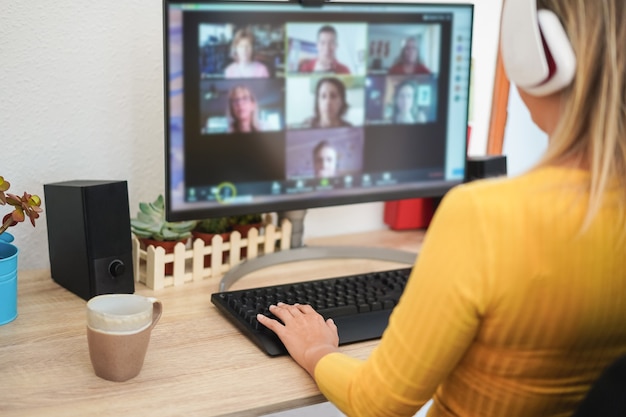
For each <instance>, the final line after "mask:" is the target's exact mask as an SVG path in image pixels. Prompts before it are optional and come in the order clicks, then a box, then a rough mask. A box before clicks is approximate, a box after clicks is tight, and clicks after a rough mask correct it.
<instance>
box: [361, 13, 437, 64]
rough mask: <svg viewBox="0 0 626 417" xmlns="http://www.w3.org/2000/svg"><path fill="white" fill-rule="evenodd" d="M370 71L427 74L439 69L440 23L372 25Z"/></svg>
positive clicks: (368, 33) (370, 32) (369, 33)
mask: <svg viewBox="0 0 626 417" xmlns="http://www.w3.org/2000/svg"><path fill="white" fill-rule="evenodd" d="M367 35H368V40H369V43H370V47H369V54H368V62H369V64H368V65H369V70H368V71H369V74H389V75H428V74H437V73H438V72H439V60H440V55H441V25H439V24H424V23H418V24H401V25H390V24H372V25H369V26H368V32H367Z"/></svg>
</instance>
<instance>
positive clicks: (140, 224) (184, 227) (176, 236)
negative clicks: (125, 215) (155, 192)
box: [130, 195, 197, 240]
mask: <svg viewBox="0 0 626 417" xmlns="http://www.w3.org/2000/svg"><path fill="white" fill-rule="evenodd" d="M196 224H197V222H196V221H185V222H168V221H167V220H166V219H165V201H164V199H163V195H159V196H158V197H157V199H156V200H154V202H152V203H144V202H142V203H139V211H138V212H137V217H136V218H133V219H130V228H131V230H132V232H133V233H134V234H135V235H136V236H137V237H140V238H148V239H154V240H183V239H186V238H188V237H190V236H191V230H192V229H193V228H194V227H195V226H196Z"/></svg>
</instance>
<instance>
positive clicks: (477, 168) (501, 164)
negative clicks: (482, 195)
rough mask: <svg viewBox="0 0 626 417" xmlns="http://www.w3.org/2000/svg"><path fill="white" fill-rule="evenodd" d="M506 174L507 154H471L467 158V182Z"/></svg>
mask: <svg viewBox="0 0 626 417" xmlns="http://www.w3.org/2000/svg"><path fill="white" fill-rule="evenodd" d="M505 175H506V156H505V155H487V156H471V157H468V158H467V164H466V166H465V182H469V181H474V180H478V179H481V178H490V177H500V176H505Z"/></svg>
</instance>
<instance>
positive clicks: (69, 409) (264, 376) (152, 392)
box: [0, 231, 423, 417]
mask: <svg viewBox="0 0 626 417" xmlns="http://www.w3.org/2000/svg"><path fill="white" fill-rule="evenodd" d="M422 236H423V233H421V232H418V231H409V232H393V231H380V232H369V233H360V234H355V235H349V236H341V237H335V238H325V239H315V240H311V241H310V242H308V244H309V245H369V246H384V247H393V248H398V249H403V250H407V251H412V252H417V251H418V249H419V247H420V245H421V241H422ZM402 266H404V265H403V264H392V263H388V262H381V261H369V260H362V259H355V260H352V259H350V260H324V261H306V262H298V263H292V264H286V265H281V266H275V267H271V268H268V269H265V270H262V271H258V272H255V273H253V274H250V275H248V276H246V277H244V278H243V279H242V280H241V281H239V282H237V283H236V284H235V285H234V286H233V287H231V289H238V288H246V287H253V286H260V285H270V284H274V283H286V282H292V281H297V280H307V279H315V278H323V277H328V276H337V275H340V274H343V273H346V274H350V273H359V272H366V271H373V270H381V269H389V268H393V267H402ZM218 284H219V282H218V280H217V279H207V280H204V281H201V282H196V283H188V284H185V285H183V286H179V287H170V288H166V289H164V290H160V291H153V290H150V289H148V288H146V287H145V286H143V285H141V284H137V287H136V292H137V293H139V294H143V295H150V296H156V297H158V298H160V299H161V300H162V302H163V316H162V317H161V320H160V322H159V324H157V326H156V327H155V328H154V330H153V332H152V339H151V341H150V346H149V348H148V353H147V355H146V359H145V362H144V366H143V369H142V371H141V373H140V374H139V375H138V376H137V377H135V378H134V379H131V380H130V381H127V382H123V383H116V382H109V381H106V380H103V379H100V378H98V377H97V376H95V374H94V372H93V369H92V367H91V363H90V361H89V353H88V350H87V337H86V333H85V323H86V317H85V304H86V303H85V301H84V300H82V299H81V298H79V297H78V296H76V295H74V294H72V293H71V292H69V291H67V290H66V289H65V288H63V287H61V286H59V285H57V284H56V283H55V282H54V281H52V279H51V278H50V275H49V272H48V271H46V270H40V271H20V272H19V276H18V286H19V295H18V313H19V315H18V318H17V319H16V320H15V321H13V322H12V323H9V324H7V325H4V326H0V415H1V416H3V417H8V416H40V415H45V416H95V415H98V416H105V415H111V416H116V417H120V416H137V415H146V416H151V417H158V416H235V415H237V416H255V415H263V414H267V413H271V412H277V411H282V410H286V409H292V408H297V407H302V406H306V405H310V404H314V403H319V402H322V401H324V398H323V397H322V395H321V394H320V392H319V391H318V389H317V387H316V385H315V383H314V382H313V381H312V379H311V378H309V376H308V375H307V374H306V372H305V371H304V370H302V369H301V368H300V367H299V366H298V365H296V363H295V362H293V361H292V360H291V359H290V358H289V357H279V358H269V357H268V356H266V355H265V354H264V353H262V352H261V351H260V350H259V349H258V348H257V347H256V346H255V345H253V344H252V343H251V342H249V341H248V339H246V338H245V337H244V336H242V335H241V334H240V333H239V332H238V331H237V330H236V329H235V327H234V326H232V325H231V324H230V323H229V322H228V321H227V320H226V319H225V318H223V317H222V316H221V315H220V313H219V312H218V311H217V310H216V309H215V308H214V307H213V305H212V304H211V302H210V296H211V294H212V293H213V292H216V291H217V288H218ZM376 343H377V342H376V341H370V342H363V343H358V344H353V345H348V346H344V347H342V351H344V352H347V353H349V354H350V355H353V356H355V357H359V358H365V357H367V356H368V355H369V353H370V352H371V350H372V348H373V347H374V346H375V345H376Z"/></svg>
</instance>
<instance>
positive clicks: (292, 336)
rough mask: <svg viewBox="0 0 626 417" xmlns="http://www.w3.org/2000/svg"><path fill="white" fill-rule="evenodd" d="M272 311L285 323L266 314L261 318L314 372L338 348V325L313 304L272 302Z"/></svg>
mask: <svg viewBox="0 0 626 417" xmlns="http://www.w3.org/2000/svg"><path fill="white" fill-rule="evenodd" d="M270 312H271V313H272V314H273V315H275V316H276V317H278V318H279V319H280V320H281V321H282V322H283V323H284V324H282V323H280V322H279V321H278V320H274V319H270V318H269V317H267V316H265V315H263V314H259V315H257V320H258V321H259V323H261V324H263V325H264V326H265V327H267V328H268V329H270V330H272V331H273V332H274V333H276V335H277V336H278V337H279V338H280V340H281V341H282V342H283V344H284V345H285V347H286V348H287V351H288V352H289V354H290V355H291V357H292V358H293V359H294V360H295V361H296V362H297V363H298V364H299V365H300V366H302V367H303V368H304V369H305V370H306V371H307V372H308V373H309V374H310V375H311V376H314V371H315V365H317V362H318V361H319V360H320V359H321V358H322V357H323V356H325V355H327V354H329V353H332V352H336V351H337V350H338V346H339V335H338V334H337V326H335V323H334V322H333V320H332V319H328V320H324V318H323V317H322V316H321V315H320V314H319V313H317V312H316V311H315V310H313V307H311V306H310V305H302V304H295V305H288V304H284V303H278V305H272V306H270Z"/></svg>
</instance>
